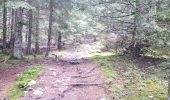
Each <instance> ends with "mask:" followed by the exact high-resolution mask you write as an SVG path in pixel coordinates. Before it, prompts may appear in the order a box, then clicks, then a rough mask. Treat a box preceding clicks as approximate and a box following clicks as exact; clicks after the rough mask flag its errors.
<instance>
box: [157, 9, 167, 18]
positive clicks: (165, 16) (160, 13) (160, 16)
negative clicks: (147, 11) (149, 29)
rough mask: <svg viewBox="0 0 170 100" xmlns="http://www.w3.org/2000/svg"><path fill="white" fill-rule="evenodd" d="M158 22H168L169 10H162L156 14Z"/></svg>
mask: <svg viewBox="0 0 170 100" xmlns="http://www.w3.org/2000/svg"><path fill="white" fill-rule="evenodd" d="M158 20H159V21H170V10H169V9H167V10H162V11H160V12H158Z"/></svg>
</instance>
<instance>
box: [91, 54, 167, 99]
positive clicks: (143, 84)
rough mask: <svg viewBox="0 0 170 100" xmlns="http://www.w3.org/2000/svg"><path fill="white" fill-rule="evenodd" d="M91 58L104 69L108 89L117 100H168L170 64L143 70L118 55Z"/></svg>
mask: <svg viewBox="0 0 170 100" xmlns="http://www.w3.org/2000/svg"><path fill="white" fill-rule="evenodd" d="M90 58H91V59H94V60H95V61H96V62H97V63H98V64H100V66H101V67H102V70H103V74H104V76H106V78H107V80H106V83H109V84H107V85H106V88H108V90H110V91H112V95H113V97H114V98H115V100H152V99H153V100H167V94H168V93H167V91H168V82H167V77H168V76H169V74H170V70H169V68H167V67H166V66H169V63H168V64H167V63H163V64H160V65H157V66H150V67H149V68H147V69H141V68H139V67H138V65H137V64H135V63H133V62H132V60H130V59H129V58H127V57H124V56H119V54H116V53H111V54H107V55H106V54H105V53H104V54H103V53H99V54H97V55H96V54H94V55H93V56H92V57H90ZM165 65H166V66H165Z"/></svg>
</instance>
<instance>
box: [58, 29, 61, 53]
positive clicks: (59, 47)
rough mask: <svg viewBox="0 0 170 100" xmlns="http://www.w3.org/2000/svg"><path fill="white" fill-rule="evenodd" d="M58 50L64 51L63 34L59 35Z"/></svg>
mask: <svg viewBox="0 0 170 100" xmlns="http://www.w3.org/2000/svg"><path fill="white" fill-rule="evenodd" d="M57 48H58V49H59V50H61V49H62V34H61V32H59V33H58V44H57Z"/></svg>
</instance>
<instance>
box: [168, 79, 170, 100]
mask: <svg viewBox="0 0 170 100" xmlns="http://www.w3.org/2000/svg"><path fill="white" fill-rule="evenodd" d="M168 100H170V76H169V80H168Z"/></svg>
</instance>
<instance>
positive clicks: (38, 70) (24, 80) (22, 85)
mask: <svg viewBox="0 0 170 100" xmlns="http://www.w3.org/2000/svg"><path fill="white" fill-rule="evenodd" d="M43 71H44V67H42V66H38V65H34V66H31V68H29V69H28V70H26V71H25V72H24V73H22V74H21V75H19V76H18V78H17V79H16V82H15V83H14V84H13V85H12V86H11V88H10V89H9V91H8V92H7V97H8V98H10V100H18V99H19V98H20V97H23V96H24V95H25V93H24V91H25V90H26V88H27V84H28V83H29V82H30V81H31V80H35V79H37V77H38V76H39V75H40V74H42V72H43Z"/></svg>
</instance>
